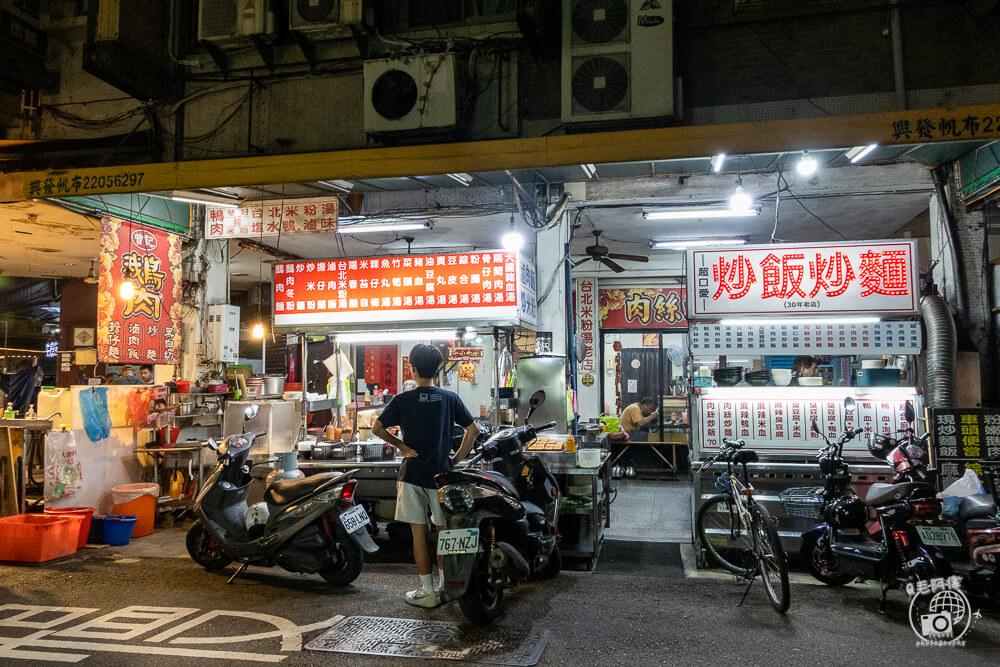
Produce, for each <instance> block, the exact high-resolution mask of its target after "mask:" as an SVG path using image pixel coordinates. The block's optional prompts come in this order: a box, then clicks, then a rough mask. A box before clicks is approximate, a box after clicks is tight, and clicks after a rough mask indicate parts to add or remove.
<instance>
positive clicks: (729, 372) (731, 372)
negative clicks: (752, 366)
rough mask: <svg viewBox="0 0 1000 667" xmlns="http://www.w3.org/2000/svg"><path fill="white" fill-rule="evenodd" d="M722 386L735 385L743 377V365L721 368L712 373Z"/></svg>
mask: <svg viewBox="0 0 1000 667" xmlns="http://www.w3.org/2000/svg"><path fill="white" fill-rule="evenodd" d="M712 376H713V377H714V378H715V381H716V382H717V383H718V385H719V386H720V387H735V386H736V385H737V384H739V383H740V380H742V379H743V367H742V366H730V367H728V368H719V369H718V370H716V371H715V373H713V374H712Z"/></svg>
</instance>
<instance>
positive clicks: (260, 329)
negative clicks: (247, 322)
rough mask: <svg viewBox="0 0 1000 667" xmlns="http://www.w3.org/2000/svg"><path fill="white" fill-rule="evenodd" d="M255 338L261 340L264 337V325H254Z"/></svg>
mask: <svg viewBox="0 0 1000 667" xmlns="http://www.w3.org/2000/svg"><path fill="white" fill-rule="evenodd" d="M253 337H254V338H255V339H257V340H260V339H261V338H263V337H264V325H263V324H261V323H260V322H258V323H257V324H255V325H253Z"/></svg>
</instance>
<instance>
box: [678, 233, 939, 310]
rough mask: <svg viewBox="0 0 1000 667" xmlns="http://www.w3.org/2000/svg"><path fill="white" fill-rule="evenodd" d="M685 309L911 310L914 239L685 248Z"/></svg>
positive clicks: (914, 286) (915, 298)
mask: <svg viewBox="0 0 1000 667" xmlns="http://www.w3.org/2000/svg"><path fill="white" fill-rule="evenodd" d="M687 275H688V317H690V318H691V319H713V318H719V317H726V316H735V315H775V314H795V315H823V314H834V313H866V314H872V315H877V314H885V315H890V314H892V315H908V314H912V313H915V312H917V306H918V300H919V296H920V294H919V292H920V286H919V283H918V279H917V254H916V241H856V242H849V243H815V244H814V243H804V244H791V245H762V246H741V247H737V248H705V249H697V250H689V251H688V262H687Z"/></svg>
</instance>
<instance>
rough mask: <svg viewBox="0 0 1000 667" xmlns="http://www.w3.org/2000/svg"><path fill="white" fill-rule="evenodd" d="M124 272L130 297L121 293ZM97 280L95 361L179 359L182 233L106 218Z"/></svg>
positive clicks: (102, 222) (158, 362) (103, 223)
mask: <svg viewBox="0 0 1000 667" xmlns="http://www.w3.org/2000/svg"><path fill="white" fill-rule="evenodd" d="M126 273H128V274H129V275H130V276H131V279H132V283H133V285H135V296H133V297H132V298H131V299H128V300H126V299H123V298H121V296H120V288H121V284H122V282H124V277H125V275H126ZM99 283H100V284H99V286H98V287H99V289H98V293H97V358H98V361H101V362H111V363H125V362H135V363H144V364H176V363H179V362H180V351H181V335H180V332H181V319H182V315H181V237H180V236H177V235H176V234H168V233H167V232H164V231H161V230H159V229H153V228H149V227H143V226H141V225H137V224H135V223H132V224H129V223H128V222H125V221H122V220H119V219H118V218H112V217H110V216H105V217H104V218H103V219H102V220H101V255H100V278H99Z"/></svg>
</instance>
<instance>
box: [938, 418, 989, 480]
mask: <svg viewBox="0 0 1000 667" xmlns="http://www.w3.org/2000/svg"><path fill="white" fill-rule="evenodd" d="M929 413H930V426H931V437H932V444H933V447H934V454H935V456H934V465H936V466H937V469H938V472H939V474H940V477H941V487H942V488H944V487H946V486H948V485H949V484H951V483H952V482H954V481H955V480H956V479H958V478H959V477H961V476H962V475H963V474H964V473H965V471H966V469H969V470H973V471H975V473H976V474H977V475H979V476H980V478H982V476H983V470H982V461H983V460H986V459H992V458H998V457H1000V411H997V410H979V409H975V408H955V409H950V408H932V409H931V410H929Z"/></svg>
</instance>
